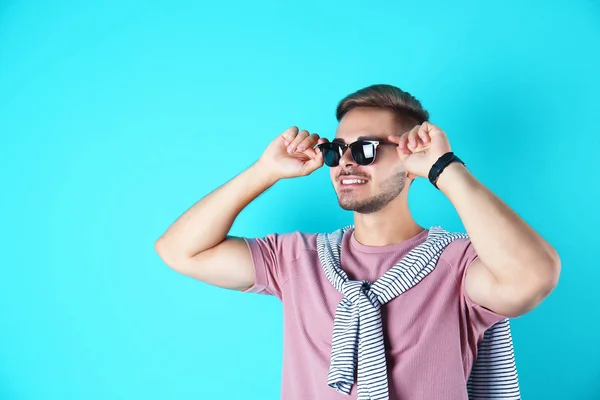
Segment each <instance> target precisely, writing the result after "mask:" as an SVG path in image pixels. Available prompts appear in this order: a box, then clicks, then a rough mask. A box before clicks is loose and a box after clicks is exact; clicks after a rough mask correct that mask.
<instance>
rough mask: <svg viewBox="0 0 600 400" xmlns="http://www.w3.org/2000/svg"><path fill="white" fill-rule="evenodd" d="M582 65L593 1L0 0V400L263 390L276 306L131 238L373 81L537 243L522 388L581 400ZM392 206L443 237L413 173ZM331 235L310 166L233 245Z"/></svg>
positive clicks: (334, 224) (596, 49) (590, 391)
mask: <svg viewBox="0 0 600 400" xmlns="http://www.w3.org/2000/svg"><path fill="white" fill-rule="evenodd" d="M148 3H152V5H150V4H148ZM416 3H418V5H417V4H416ZM208 4H210V5H208ZM216 4H220V5H216ZM599 71H600V2H599V1H594V0H587V1H586V0H579V1H554V2H549V1H503V2H498V1H496V2H458V3H457V2H447V1H427V2H424V1H419V2H408V1H384V2H381V1H379V2H377V1H375V2H367V3H364V2H359V1H343V2H341V1H340V2H337V3H332V2H329V3H327V4H322V3H321V2H319V1H316V0H311V1H303V2H296V3H293V4H291V3H285V4H283V3H281V2H278V1H274V0H273V1H254V2H246V1H239V0H238V1H233V2H227V3H225V2H224V3H219V2H214V1H211V2H194V1H187V2H177V3H172V2H164V3H163V4H157V3H153V2H142V1H138V2H124V1H106V2H104V1H103V2H83V1H81V2H67V1H56V2H44V1H30V2H27V1H16V0H15V1H10V0H8V1H7V0H5V1H2V2H0V135H1V141H0V171H1V180H0V183H1V185H2V196H1V197H0V210H1V211H0V218H1V220H0V223H1V224H0V226H1V229H2V233H1V235H2V236H1V240H0V246H1V248H2V258H1V261H0V263H1V268H2V269H1V271H2V277H1V278H0V307H1V310H0V399H10V400H17V399H18V400H30V399H44V400H50V399H60V400H67V399H86V400H95V399H146V400H149V399H209V398H210V399H213V398H214V399H216V398H218V399H277V398H278V397H279V388H280V378H281V350H282V315H281V306H280V304H279V303H278V300H277V299H275V298H272V297H266V296H258V295H251V294H242V293H236V292H233V291H226V290H223V289H217V288H212V287H209V286H207V285H205V284H203V283H201V282H199V281H194V280H192V279H191V278H187V277H185V276H182V275H179V274H177V273H176V272H174V271H172V270H170V269H169V268H168V267H167V266H165V264H164V263H163V262H162V261H161V260H160V259H159V257H158V256H157V255H156V254H155V252H154V247H153V245H154V241H155V240H156V239H157V238H158V236H159V235H160V234H162V233H163V232H164V230H165V229H166V228H167V227H168V225H169V224H170V223H171V222H172V221H174V220H175V219H176V218H177V217H178V216H179V215H180V214H181V213H182V212H184V211H185V210H186V209H187V208H188V207H189V206H191V205H192V204H193V203H194V202H196V201H197V200H199V199H200V198H201V197H202V196H204V195H206V194H207V193H209V192H210V191H211V190H213V189H215V188H216V187H217V186H219V185H220V184H222V183H224V182H225V181H226V180H228V179H230V178H231V177H233V176H234V175H235V174H237V173H239V172H240V171H241V170H242V169H244V168H246V167H247V166H248V165H250V164H251V163H252V162H253V161H255V160H256V159H257V157H259V156H260V154H261V152H262V150H263V148H264V147H265V146H266V144H267V143H268V142H269V141H270V140H272V138H273V137H274V136H275V135H277V134H279V133H280V132H281V131H282V130H284V129H285V128H287V127H288V126H290V125H298V126H300V127H301V128H306V129H308V130H310V131H314V132H317V133H319V134H321V135H324V136H328V137H331V136H332V135H333V134H334V131H335V128H336V121H335V118H334V110H335V106H336V104H337V102H338V101H339V100H340V99H341V98H342V97H343V96H345V95H346V94H348V93H349V92H352V91H354V90H356V89H358V88H361V87H363V86H366V85H370V84H373V83H390V84H394V85H397V86H399V87H401V88H403V89H405V90H407V91H409V92H411V93H412V94H414V95H415V96H416V97H417V98H419V99H420V100H421V101H422V102H423V103H424V105H425V107H426V108H427V109H428V110H429V111H430V112H431V121H432V122H433V123H435V124H437V125H439V126H440V127H442V128H443V129H444V130H445V131H446V132H447V133H448V135H449V136H450V139H451V143H452V145H453V149H454V150H455V151H456V152H457V153H458V154H460V156H461V158H463V159H464V160H465V161H466V162H467V165H468V167H469V168H470V170H471V171H472V172H473V173H474V174H475V175H476V176H477V177H478V178H479V179H480V180H481V181H482V182H483V183H484V184H486V185H488V186H489V187H490V188H491V189H492V190H493V191H494V192H495V193H497V194H498V195H499V196H500V197H501V198H502V199H503V200H505V201H506V202H507V203H508V204H509V205H511V206H512V207H513V208H514V209H515V210H516V211H517V212H518V213H519V214H520V215H521V216H523V217H524V218H525V219H526V220H527V221H528V222H529V223H531V224H532V225H533V226H534V227H535V228H536V229H538V230H539V231H540V232H541V233H542V235H543V236H544V237H545V238H547V239H548V240H549V241H550V242H551V243H552V244H554V245H555V246H556V248H557V249H558V250H559V252H560V255H561V257H562V261H563V272H562V277H561V280H560V283H559V286H558V288H557V289H556V290H555V292H553V293H552V295H551V296H550V297H549V298H548V299H547V300H546V301H545V302H544V303H543V304H542V305H541V306H540V307H539V308H538V309H536V310H534V311H533V312H531V313H530V314H527V315H526V316H524V317H522V318H519V319H517V320H513V330H514V339H515V347H516V349H515V350H516V356H517V365H518V370H519V374H520V378H521V384H522V391H523V394H524V398H525V399H528V400H533V399H544V400H547V399H567V398H568V399H579V400H583V399H600V365H599V361H600V345H599V344H598V331H599V329H600V312H599V311H598V305H599V303H600V300H599V296H600V295H599V293H600V291H599V290H598V282H599V281H600V266H599V262H598V260H597V252H598V240H597V238H596V235H597V227H598V224H599V223H600V212H599V211H598V207H599V206H600V196H599V193H598V186H599V184H600V177H599V173H600V168H598V166H597V164H596V162H597V161H595V160H596V158H597V157H598V154H599V152H600V139H599V138H600V131H599V128H598V121H599V118H598V117H599V116H600V115H599V114H600V72H599ZM300 194H305V195H306V196H307V197H308V200H307V199H301V198H300V197H299V195H300ZM410 201H411V207H412V210H413V212H414V215H415V217H416V219H417V221H418V222H419V223H420V224H422V225H424V226H429V225H432V224H442V225H444V226H445V227H447V228H448V229H461V224H460V220H459V219H458V216H457V214H456V213H455V211H454V209H453V207H452V205H451V204H450V203H449V202H448V201H447V200H446V199H445V198H444V197H443V195H442V194H441V193H440V192H438V191H436V190H435V188H433V187H432V186H431V185H430V184H429V183H428V182H425V181H422V180H421V181H419V182H418V183H416V184H415V185H413V188H412V189H411V195H410ZM350 222H351V214H350V213H347V212H343V211H341V210H340V209H339V208H338V206H337V202H336V200H335V196H334V193H333V190H332V187H331V184H330V182H329V176H328V172H327V170H326V169H321V170H319V171H318V172H316V173H315V174H313V175H311V176H310V177H307V178H302V179H297V180H290V181H285V182H281V183H280V184H278V185H276V186H275V187H274V188H273V189H272V190H270V191H269V192H267V193H266V194H264V195H263V196H261V197H260V198H259V199H258V200H257V201H256V202H255V203H253V204H252V205H251V206H250V207H248V208H247V209H246V210H245V211H244V212H243V213H242V214H241V216H240V217H239V219H238V220H237V221H236V224H235V225H234V228H233V232H232V233H233V234H237V235H246V236H262V235H265V234H267V233H271V232H274V231H278V232H284V231H290V230H294V229H300V230H305V231H312V232H316V231H324V230H327V231H328V230H333V229H336V228H338V227H340V226H341V225H343V224H346V223H350ZM490 229H494V227H490Z"/></svg>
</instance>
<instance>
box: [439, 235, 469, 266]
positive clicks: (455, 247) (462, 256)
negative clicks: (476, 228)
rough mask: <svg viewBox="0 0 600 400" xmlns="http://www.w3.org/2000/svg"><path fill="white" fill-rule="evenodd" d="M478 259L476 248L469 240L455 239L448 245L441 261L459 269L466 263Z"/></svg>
mask: <svg viewBox="0 0 600 400" xmlns="http://www.w3.org/2000/svg"><path fill="white" fill-rule="evenodd" d="M476 257H477V253H476V252H475V248H474V247H473V244H472V243H471V240H470V239H469V238H458V239H454V240H453V241H452V242H450V244H448V245H447V246H446V247H445V248H444V250H443V251H442V254H441V255H440V260H443V261H445V262H446V263H448V264H450V265H451V266H453V267H459V266H461V265H464V264H465V263H470V262H472V261H473V260H474V259H475V258H476Z"/></svg>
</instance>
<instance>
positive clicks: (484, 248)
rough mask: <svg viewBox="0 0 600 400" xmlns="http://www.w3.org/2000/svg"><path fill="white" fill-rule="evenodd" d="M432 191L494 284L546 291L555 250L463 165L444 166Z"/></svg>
mask: <svg viewBox="0 0 600 400" xmlns="http://www.w3.org/2000/svg"><path fill="white" fill-rule="evenodd" d="M438 187H439V188H440V190H441V191H442V192H443V193H444V194H445V195H446V196H447V197H448V198H449V200H450V202H451V203H452V204H453V205H454V207H455V208H456V210H457V212H458V214H459V216H460V218H461V221H462V222H463V225H464V226H465V230H466V231H467V234H468V235H469V238H470V239H471V242H472V243H473V247H474V248H475V250H476V252H477V254H478V256H479V258H480V259H481V261H482V262H483V263H484V264H485V265H486V267H487V268H488V269H489V270H490V272H491V273H492V274H493V275H494V277H495V278H496V280H497V281H498V282H499V283H506V284H523V283H524V282H525V283H526V284H531V285H538V286H537V287H538V288H539V287H540V286H539V285H541V287H542V288H544V287H545V288H548V289H551V288H552V287H553V286H554V285H555V284H556V281H557V280H558V275H559V272H560V261H559V257H558V255H557V253H556V251H555V249H554V248H553V247H552V246H551V245H550V244H549V243H548V242H546V241H545V240H544V239H543V238H542V237H541V236H540V235H539V234H538V233H537V232H536V231H534V230H533V228H532V227H531V226H529V225H528V224H527V223H526V222H525V221H523V220H522V219H521V218H520V217H519V216H518V215H517V214H516V213H515V212H514V211H513V210H512V209H511V208H509V207H508V206H507V205H506V204H505V203H504V202H503V201H502V200H501V199H499V198H498V197H497V196H496V195H494V194H493V193H492V192H491V191H490V190H489V189H488V188H486V187H485V186H484V185H483V184H481V183H480V182H479V181H478V180H477V179H476V178H475V177H474V176H473V175H472V174H471V173H470V172H469V171H468V170H467V169H466V167H464V166H463V165H461V164H459V163H453V164H450V165H449V166H448V167H447V168H446V169H445V170H444V171H443V172H442V174H441V175H440V177H439V179H438Z"/></svg>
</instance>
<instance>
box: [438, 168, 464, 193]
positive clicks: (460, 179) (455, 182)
mask: <svg viewBox="0 0 600 400" xmlns="http://www.w3.org/2000/svg"><path fill="white" fill-rule="evenodd" d="M469 177H470V172H469V170H468V169H467V168H466V167H465V166H464V165H463V164H461V163H459V162H453V163H452V164H450V165H448V166H447V167H446V168H444V170H443V171H442V172H441V173H440V175H439V177H438V179H437V183H436V184H437V187H438V188H439V189H440V190H441V191H442V192H444V193H445V194H448V192H449V191H451V190H452V189H455V188H459V187H462V186H463V185H464V184H466V183H468V179H469Z"/></svg>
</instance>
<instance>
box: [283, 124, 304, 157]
mask: <svg viewBox="0 0 600 400" xmlns="http://www.w3.org/2000/svg"><path fill="white" fill-rule="evenodd" d="M307 137H308V131H307V130H306V129H303V130H301V131H300V132H298V134H297V135H296V137H295V138H294V140H292V143H290V144H289V146H288V148H287V151H288V153H293V152H294V151H296V147H298V145H299V144H300V143H302V141H303V140H304V139H306V138H307Z"/></svg>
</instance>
